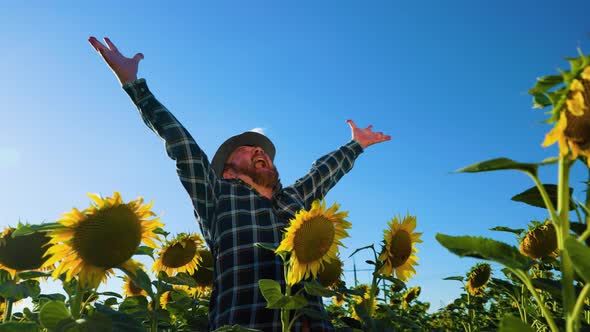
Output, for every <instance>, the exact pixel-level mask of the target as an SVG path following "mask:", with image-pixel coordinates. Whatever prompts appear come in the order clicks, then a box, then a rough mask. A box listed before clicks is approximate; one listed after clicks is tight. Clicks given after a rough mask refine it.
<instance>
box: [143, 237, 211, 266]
mask: <svg viewBox="0 0 590 332" xmlns="http://www.w3.org/2000/svg"><path fill="white" fill-rule="evenodd" d="M202 245H203V238H202V237H201V236H200V235H199V234H186V233H180V234H178V235H177V236H176V238H174V239H172V240H170V241H166V243H165V244H164V245H163V246H162V249H161V250H160V251H159V252H158V259H157V260H156V262H155V263H154V265H153V266H152V271H164V272H166V273H167V274H168V275H169V276H173V275H176V274H177V273H179V272H186V273H188V274H192V273H194V271H195V268H196V267H197V266H198V265H199V262H200V261H201V256H200V255H199V249H200V248H201V246H202Z"/></svg>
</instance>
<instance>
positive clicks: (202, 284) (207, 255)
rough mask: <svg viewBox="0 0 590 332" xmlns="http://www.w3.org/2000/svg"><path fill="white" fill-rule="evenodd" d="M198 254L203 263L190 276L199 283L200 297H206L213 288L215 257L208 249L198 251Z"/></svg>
mask: <svg viewBox="0 0 590 332" xmlns="http://www.w3.org/2000/svg"><path fill="white" fill-rule="evenodd" d="M197 254H198V256H199V257H201V263H200V264H199V265H198V266H197V267H196V268H195V271H194V272H193V274H191V275H190V276H191V277H192V278H193V280H195V282H196V283H197V287H196V288H197V290H198V293H199V297H205V296H206V294H207V293H208V291H210V289H211V287H213V255H212V254H211V251H210V250H209V249H206V248H200V249H198V250H197Z"/></svg>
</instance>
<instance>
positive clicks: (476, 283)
mask: <svg viewBox="0 0 590 332" xmlns="http://www.w3.org/2000/svg"><path fill="white" fill-rule="evenodd" d="M490 273H491V269H490V267H489V266H485V265H483V266H481V267H479V268H478V269H476V270H475V271H473V273H471V276H470V278H469V283H470V285H471V287H475V288H478V287H482V286H484V285H485V284H486V283H487V282H488V280H489V279H490Z"/></svg>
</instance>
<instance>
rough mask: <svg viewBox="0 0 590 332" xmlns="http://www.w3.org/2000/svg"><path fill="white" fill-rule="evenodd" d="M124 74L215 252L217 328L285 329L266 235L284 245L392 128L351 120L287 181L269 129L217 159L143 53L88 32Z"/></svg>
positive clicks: (276, 262) (231, 143)
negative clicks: (339, 140)
mask: <svg viewBox="0 0 590 332" xmlns="http://www.w3.org/2000/svg"><path fill="white" fill-rule="evenodd" d="M88 41H89V42H90V44H91V45H92V46H93V47H94V48H95V49H96V51H98V52H99V53H100V55H101V56H102V58H103V59H104V60H105V61H106V63H107V64H108V65H109V67H110V68H111V70H112V71H113V72H114V74H115V75H116V76H117V78H118V79H119V82H120V83H121V85H122V87H123V89H124V90H125V91H126V92H127V94H129V96H130V97H131V100H132V101H133V103H134V104H135V105H136V107H137V108H138V110H139V113H140V115H141V117H142V118H143V121H144V122H145V123H146V124H147V126H148V127H149V128H150V129H152V130H153V131H154V132H155V133H156V134H157V135H158V136H160V137H161V138H162V139H163V140H164V141H165V145H166V152H167V153H168V156H169V157H170V158H172V159H173V160H175V161H176V166H177V172H178V176H179V177H180V181H181V182H182V185H183V186H184V188H185V189H186V191H187V192H188V194H189V195H190V197H191V200H192V202H193V205H194V208H195V210H194V213H195V217H196V220H197V222H198V224H199V226H200V228H201V232H202V233H203V237H204V238H205V240H206V242H207V244H208V246H209V248H210V249H211V253H212V254H213V257H214V259H215V264H214V268H213V290H212V293H211V299H210V305H209V306H210V307H209V329H210V330H215V329H217V328H219V327H221V326H224V325H235V324H238V325H240V326H242V327H248V328H255V329H259V330H263V331H280V330H281V319H280V310H273V309H266V301H265V299H264V297H263V296H262V294H261V292H260V289H259V287H258V280H260V279H272V280H276V281H277V282H279V283H280V284H281V285H282V286H283V287H284V285H285V279H284V273H283V264H282V261H281V259H280V258H279V257H278V256H277V255H275V254H274V253H273V252H271V251H269V250H266V249H262V248H259V247H257V246H255V245H254V244H255V243H257V242H259V243H262V244H266V245H269V246H273V247H277V246H278V245H279V243H280V242H281V240H282V231H283V230H284V228H285V227H286V226H287V225H288V221H289V220H290V219H292V218H294V216H295V214H296V213H297V212H298V211H299V210H301V209H306V210H308V209H309V208H310V207H311V203H312V202H313V201H314V200H316V199H320V198H323V197H324V196H325V195H326V194H327V193H328V190H330V189H331V188H332V187H333V186H334V185H335V184H336V182H338V180H340V178H341V177H342V176H343V175H344V174H345V173H347V172H348V171H349V170H350V169H351V168H352V166H353V163H354V160H355V159H356V158H357V156H358V155H359V154H360V153H361V152H363V150H364V149H365V148H366V147H367V146H369V145H372V144H375V143H379V142H383V141H387V140H389V139H390V137H389V136H388V135H384V134H383V133H381V132H377V133H376V132H372V130H371V126H369V127H367V128H364V129H360V128H358V127H357V126H356V125H355V124H354V122H352V121H351V120H348V121H347V122H348V124H349V125H350V127H351V129H352V140H351V141H350V142H348V143H346V144H345V145H343V146H342V147H340V148H339V149H337V150H335V151H333V152H331V153H329V154H327V155H325V156H324V157H322V158H320V159H319V160H317V161H316V162H315V163H314V164H313V165H312V168H311V170H310V171H309V172H308V173H307V174H306V175H305V176H304V177H302V178H300V179H299V180H297V181H296V182H295V184H293V185H291V186H288V187H283V186H282V185H281V183H280V181H279V175H278V172H277V170H276V168H275V166H274V163H273V161H274V157H275V147H274V144H273V143H272V142H271V141H270V139H268V138H267V137H266V136H264V135H262V134H260V133H257V132H245V133H242V134H240V135H236V136H234V137H231V138H229V139H228V140H226V141H225V142H224V143H223V144H222V145H221V147H220V148H219V149H218V150H217V152H216V153H215V156H214V157H213V159H212V161H211V163H210V162H209V160H208V158H207V156H206V155H205V153H204V152H203V151H202V150H201V148H200V147H199V146H198V145H197V143H196V142H195V140H194V139H193V137H192V136H191V135H190V134H189V132H188V131H187V130H186V129H185V128H184V127H183V126H182V125H181V124H180V122H178V120H177V119H176V118H175V117H174V116H173V115H172V113H170V111H168V110H167V109H166V108H165V107H164V106H163V105H162V104H161V103H160V102H158V100H157V99H156V98H155V97H154V95H153V94H152V93H151V92H150V90H149V89H148V87H147V84H146V82H145V79H137V72H138V66H139V61H140V60H141V59H143V54H141V53H138V54H136V55H135V56H134V57H133V58H127V57H125V56H123V55H122V54H121V53H120V52H119V51H118V50H117V48H116V47H115V45H114V44H113V43H112V42H111V41H110V40H109V39H108V38H105V39H104V41H105V44H106V45H103V44H102V43H101V42H100V41H98V40H97V39H96V38H94V37H90V38H89V39H88ZM307 298H308V300H309V304H310V306H311V308H313V309H315V310H317V311H324V307H323V304H322V300H321V297H315V296H308V297H307ZM295 330H296V331H310V330H311V331H333V330H334V328H333V326H332V325H331V324H330V322H328V321H326V320H314V319H311V318H309V317H306V316H301V317H300V318H299V319H298V321H297V322H296V324H295Z"/></svg>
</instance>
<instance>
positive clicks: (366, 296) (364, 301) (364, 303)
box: [351, 284, 379, 320]
mask: <svg viewBox="0 0 590 332" xmlns="http://www.w3.org/2000/svg"><path fill="white" fill-rule="evenodd" d="M354 290H356V291H361V292H362V293H363V295H362V296H359V295H353V296H352V297H351V300H352V313H351V317H352V318H354V319H356V320H361V318H360V317H359V315H358V314H357V312H356V308H355V307H356V306H361V307H363V308H364V309H365V311H366V312H371V313H374V312H375V311H376V310H377V301H373V303H372V304H370V299H371V292H370V291H371V288H370V287H369V285H366V284H360V285H358V286H356V287H355V288H354ZM377 291H379V289H377Z"/></svg>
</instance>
